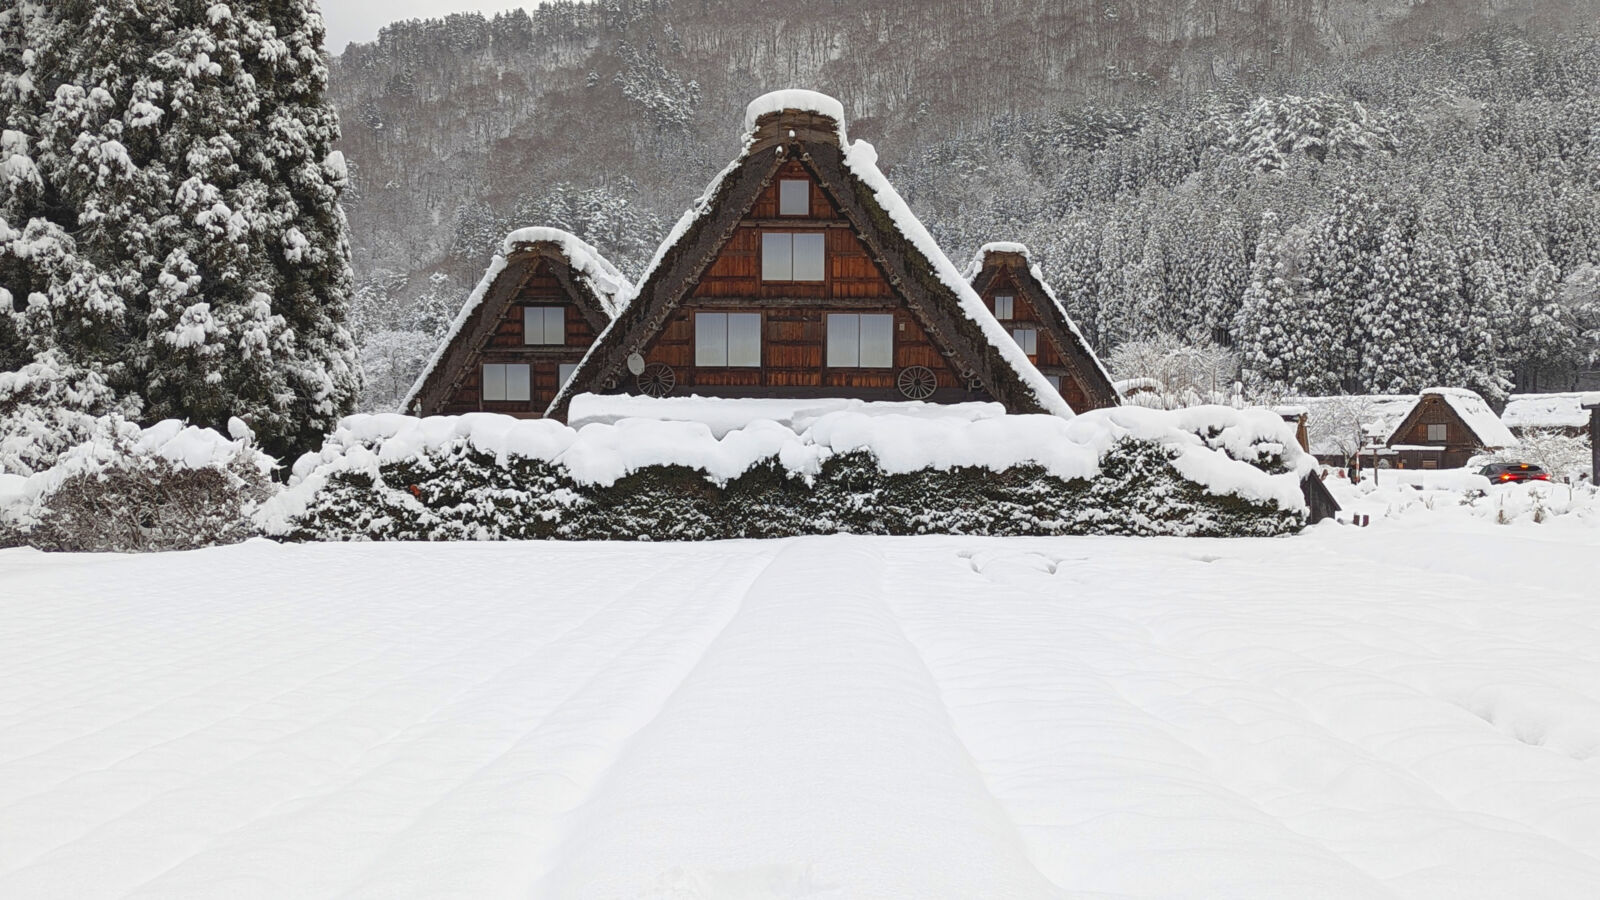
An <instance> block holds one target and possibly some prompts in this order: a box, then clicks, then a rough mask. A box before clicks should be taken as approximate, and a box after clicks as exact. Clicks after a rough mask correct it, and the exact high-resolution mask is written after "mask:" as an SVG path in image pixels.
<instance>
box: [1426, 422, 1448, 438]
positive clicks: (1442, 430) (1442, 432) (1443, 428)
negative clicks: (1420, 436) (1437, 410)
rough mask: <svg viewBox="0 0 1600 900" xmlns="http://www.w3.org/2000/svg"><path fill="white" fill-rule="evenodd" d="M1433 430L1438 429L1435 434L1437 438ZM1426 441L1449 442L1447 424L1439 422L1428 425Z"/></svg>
mask: <svg viewBox="0 0 1600 900" xmlns="http://www.w3.org/2000/svg"><path fill="white" fill-rule="evenodd" d="M1435 428H1437V429H1439V430H1438V433H1437V436H1435V432H1434V429H1435ZM1428 440H1430V441H1448V440H1450V426H1449V425H1447V424H1443V423H1439V422H1433V423H1430V424H1429V425H1428Z"/></svg>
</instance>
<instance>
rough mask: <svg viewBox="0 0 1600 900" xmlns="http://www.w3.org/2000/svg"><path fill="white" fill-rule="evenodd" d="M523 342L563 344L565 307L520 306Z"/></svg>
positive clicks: (565, 323)
mask: <svg viewBox="0 0 1600 900" xmlns="http://www.w3.org/2000/svg"><path fill="white" fill-rule="evenodd" d="M522 342H523V343H524V344H544V345H547V346H548V345H551V344H565V343H566V342H567V308H566V307H565V306H524V307H523V308H522Z"/></svg>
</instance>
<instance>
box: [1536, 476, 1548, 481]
mask: <svg viewBox="0 0 1600 900" xmlns="http://www.w3.org/2000/svg"><path fill="white" fill-rule="evenodd" d="M1533 480H1534V481H1549V480H1550V476H1549V475H1535V476H1533Z"/></svg>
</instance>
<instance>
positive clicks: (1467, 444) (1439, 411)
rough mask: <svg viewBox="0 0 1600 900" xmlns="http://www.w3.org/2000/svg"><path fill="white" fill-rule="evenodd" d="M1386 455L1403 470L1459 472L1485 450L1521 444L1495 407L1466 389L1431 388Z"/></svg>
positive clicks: (1389, 444) (1393, 437)
mask: <svg viewBox="0 0 1600 900" xmlns="http://www.w3.org/2000/svg"><path fill="white" fill-rule="evenodd" d="M1386 444H1387V449H1388V450H1389V451H1390V452H1389V453H1388V454H1385V457H1386V458H1387V459H1389V460H1391V461H1392V462H1393V464H1394V465H1395V466H1396V467H1397V468H1402V469H1457V468H1460V467H1462V466H1465V465H1466V464H1467V461H1468V460H1469V459H1471V458H1472V457H1473V456H1475V455H1477V454H1479V453H1482V452H1483V451H1485V450H1502V449H1505V448H1506V447H1515V446H1516V445H1517V439H1516V436H1514V435H1513V434H1512V433H1511V430H1510V429H1508V428H1506V426H1505V423H1503V422H1501V421H1500V417H1499V416H1497V415H1495V412H1494V410H1493V409H1490V408H1489V404H1488V403H1485V402H1484V400H1483V398H1482V397H1480V396H1478V395H1477V394H1476V393H1474V392H1473V391H1469V390H1465V389H1463V388H1429V389H1428V390H1425V391H1423V392H1422V394H1421V396H1419V397H1418V398H1417V402H1416V403H1415V404H1414V405H1413V406H1412V407H1411V410H1410V412H1408V413H1406V416H1405V418H1403V419H1401V420H1400V424H1399V425H1397V426H1395V429H1394V432H1393V433H1392V434H1390V435H1389V440H1388V441H1387V442H1386Z"/></svg>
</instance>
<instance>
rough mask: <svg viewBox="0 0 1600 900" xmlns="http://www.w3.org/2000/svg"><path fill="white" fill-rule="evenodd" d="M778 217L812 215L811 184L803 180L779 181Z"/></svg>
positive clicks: (789, 179) (787, 179)
mask: <svg viewBox="0 0 1600 900" xmlns="http://www.w3.org/2000/svg"><path fill="white" fill-rule="evenodd" d="M778 215H780V216H809V215H811V182H809V181H806V180H805V179H803V178H782V179H779V181H778Z"/></svg>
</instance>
